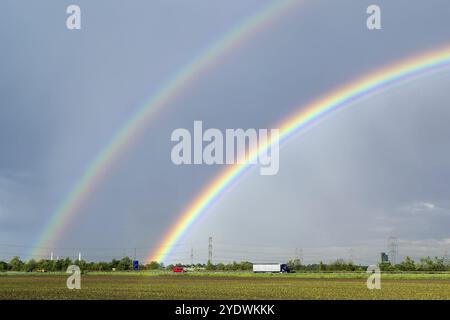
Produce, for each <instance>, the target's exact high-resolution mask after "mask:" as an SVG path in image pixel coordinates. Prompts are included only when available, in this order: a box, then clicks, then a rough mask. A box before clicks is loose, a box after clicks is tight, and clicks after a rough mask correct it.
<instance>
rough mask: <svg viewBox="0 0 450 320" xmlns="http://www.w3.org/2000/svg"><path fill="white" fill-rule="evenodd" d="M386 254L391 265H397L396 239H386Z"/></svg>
mask: <svg viewBox="0 0 450 320" xmlns="http://www.w3.org/2000/svg"><path fill="white" fill-rule="evenodd" d="M388 254H389V261H390V262H391V264H392V265H395V264H397V263H398V239H397V238H396V237H389V239H388Z"/></svg>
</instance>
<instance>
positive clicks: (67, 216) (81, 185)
mask: <svg viewBox="0 0 450 320" xmlns="http://www.w3.org/2000/svg"><path fill="white" fill-rule="evenodd" d="M303 2H304V1H303V0H275V1H273V2H269V4H267V5H265V6H264V7H262V8H261V9H260V10H259V11H258V12H256V13H255V14H253V15H251V16H250V17H248V18H247V19H244V20H243V21H242V22H241V23H240V24H238V25H237V26H236V27H235V28H233V29H231V30H230V31H229V32H227V33H225V34H224V35H223V36H222V37H220V38H219V39H217V40H216V41H215V42H213V43H212V44H211V45H210V46H208V47H207V48H206V50H204V51H203V52H202V53H201V54H199V55H198V56H197V57H196V58H195V59H194V60H192V61H191V62H190V63H188V64H187V65H186V66H185V67H184V68H182V69H181V70H180V71H179V72H178V73H177V74H176V75H175V76H174V77H172V78H171V79H170V80H169V81H168V82H167V83H166V84H165V85H163V86H162V87H161V88H160V90H158V91H157V92H156V93H154V94H153V95H152V96H151V98H150V99H149V100H148V101H147V102H145V103H144V104H143V106H142V107H141V108H139V109H138V111H137V112H136V113H135V114H134V115H133V116H132V117H131V118H130V119H128V120H127V122H126V123H125V124H124V126H123V127H122V128H121V129H120V130H119V131H118V132H117V133H116V134H115V135H114V137H113V138H112V140H111V141H110V142H109V143H108V144H107V145H106V146H105V147H104V148H103V149H102V150H101V151H100V153H99V154H98V155H97V156H96V157H95V158H94V160H93V162H92V163H91V164H90V165H89V166H88V167H87V169H86V170H85V171H84V173H83V175H82V176H81V178H79V179H78V180H77V182H76V184H75V185H74V187H73V188H72V189H71V191H70V192H69V194H68V195H67V196H66V197H65V198H64V200H63V201H62V203H61V204H60V205H59V207H58V208H57V209H56V211H55V212H54V213H53V215H52V216H51V218H50V221H49V222H48V223H47V224H46V225H45V228H44V230H43V232H42V233H41V235H40V237H39V239H38V240H37V242H36V245H35V246H34V247H33V248H32V250H31V252H30V254H29V255H30V256H31V257H41V256H42V255H44V254H48V251H49V250H50V249H51V248H54V243H56V242H57V240H58V239H60V238H61V235H62V234H63V232H64V231H65V230H66V229H67V227H68V226H69V225H70V222H71V221H72V219H74V217H75V216H76V214H77V213H78V212H79V209H80V207H81V205H82V204H83V203H84V202H85V201H86V199H87V198H88V197H89V195H90V194H92V193H93V191H94V188H95V186H96V185H97V184H98V183H99V181H100V180H101V179H102V177H103V176H104V175H105V174H106V173H107V172H108V171H109V170H110V168H111V166H112V164H113V163H114V160H115V159H116V158H118V157H120V155H121V154H123V153H124V152H125V150H126V147H127V145H128V144H129V143H130V142H131V141H132V140H133V139H134V138H135V137H137V136H138V135H139V133H140V132H141V130H142V129H143V128H145V126H146V125H148V123H149V122H150V121H151V120H152V119H154V118H155V116H156V115H157V112H158V111H160V110H161V109H162V107H163V106H166V105H168V104H169V102H171V101H172V100H173V99H174V98H176V97H177V96H179V95H180V94H181V93H182V92H183V90H185V89H186V88H187V87H188V86H189V85H191V84H193V83H194V82H195V79H197V78H198V77H199V75H201V74H202V73H203V72H206V71H207V70H208V69H209V68H210V67H211V66H213V65H214V64H215V63H217V62H219V61H220V59H221V58H222V57H224V56H225V55H226V54H227V53H228V52H232V51H233V50H234V49H236V48H238V47H239V46H241V45H243V44H245V41H246V40H248V39H249V38H251V37H252V36H253V35H255V34H258V33H259V32H260V31H261V30H264V29H265V27H267V26H269V25H270V24H272V23H274V22H276V21H277V20H278V19H279V18H281V17H282V16H283V14H286V13H288V12H291V10H292V9H294V8H295V7H296V6H299V5H300V4H302V3H303Z"/></svg>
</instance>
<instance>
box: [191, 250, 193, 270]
mask: <svg viewBox="0 0 450 320" xmlns="http://www.w3.org/2000/svg"><path fill="white" fill-rule="evenodd" d="M193 265H194V248H191V266H193Z"/></svg>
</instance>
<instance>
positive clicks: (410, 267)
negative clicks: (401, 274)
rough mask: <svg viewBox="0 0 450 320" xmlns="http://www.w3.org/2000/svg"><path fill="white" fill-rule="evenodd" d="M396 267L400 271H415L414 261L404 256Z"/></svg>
mask: <svg viewBox="0 0 450 320" xmlns="http://www.w3.org/2000/svg"><path fill="white" fill-rule="evenodd" d="M398 267H399V269H400V270H402V271H416V263H415V262H414V260H413V259H411V258H410V257H406V258H405V260H403V261H402V262H401V263H400V264H399V266H398Z"/></svg>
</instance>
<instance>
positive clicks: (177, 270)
mask: <svg viewBox="0 0 450 320" xmlns="http://www.w3.org/2000/svg"><path fill="white" fill-rule="evenodd" d="M172 272H177V273H178V272H184V269H183V267H173V268H172Z"/></svg>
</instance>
